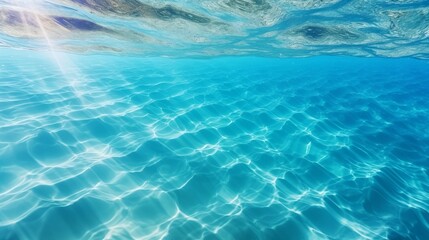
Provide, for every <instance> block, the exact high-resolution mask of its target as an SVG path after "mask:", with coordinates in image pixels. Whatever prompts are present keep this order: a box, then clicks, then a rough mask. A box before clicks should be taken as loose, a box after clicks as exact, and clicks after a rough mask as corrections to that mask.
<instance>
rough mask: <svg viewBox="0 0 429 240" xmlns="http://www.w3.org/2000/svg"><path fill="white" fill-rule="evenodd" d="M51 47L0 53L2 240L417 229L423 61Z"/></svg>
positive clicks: (424, 216)
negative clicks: (127, 53) (154, 54)
mask: <svg viewBox="0 0 429 240" xmlns="http://www.w3.org/2000/svg"><path fill="white" fill-rule="evenodd" d="M53 55H55V58H54V60H52V58H50V57H51V54H50V53H46V54H45V55H43V54H42V53H30V52H26V51H22V52H18V51H14V50H8V51H2V52H1V58H0V96H1V98H0V164H1V165H0V166H1V168H0V181H1V184H0V236H1V237H0V238H1V239H5V240H12V239H22V240H25V239H43V240H49V239H53V240H58V239H160V238H162V239H207V240H208V239H429V230H428V229H429V213H428V211H427V209H429V202H428V199H429V195H428V192H429V181H428V180H429V169H428V166H429V165H428V161H429V158H428V156H429V132H428V129H427V123H428V122H429V114H428V113H429V97H428V96H429V95H428V94H427V93H428V90H429V89H428V86H429V71H427V69H429V68H428V67H429V65H428V62H425V61H418V60H412V59H396V60H393V59H359V58H339V57H323V58H322V57H318V58H308V59H288V60H286V59H284V60H279V59H277V60H273V59H263V58H218V59H211V60H190V59H188V60H186V59H181V60H173V59H160V58H141V59H139V58H132V57H121V58H120V57H112V56H96V55H94V56H73V55H66V54H55V53H54V54H53ZM11 57H13V59H14V61H9V59H10V58H11ZM55 59H56V60H55ZM55 61H58V63H59V65H58V64H57V63H55ZM60 66H61V67H60Z"/></svg>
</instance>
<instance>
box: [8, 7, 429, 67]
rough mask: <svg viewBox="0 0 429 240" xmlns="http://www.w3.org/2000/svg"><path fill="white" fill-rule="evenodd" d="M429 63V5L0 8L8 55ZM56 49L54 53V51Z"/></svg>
mask: <svg viewBox="0 0 429 240" xmlns="http://www.w3.org/2000/svg"><path fill="white" fill-rule="evenodd" d="M46 36H48V37H49V38H50V39H51V42H52V43H53V46H54V47H55V49H57V50H61V51H68V52H78V53H85V52H98V53H105V52H109V53H115V54H123V55H129V54H134V55H145V56H160V55H164V56H182V57H183V56H222V55H258V56H275V57H290V56H313V55H326V54H329V55H354V56H384V57H404V56H412V57H417V58H426V59H427V58H429V51H428V49H429V2H428V1H427V0H323V1H321V0H287V1H279V0H186V1H184V0H182V1H180V0H163V1H158V0H0V47H13V48H26V49H40V48H46V47H47V46H46V44H45V41H44V39H45V38H46ZM48 47H50V46H48Z"/></svg>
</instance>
